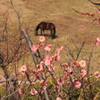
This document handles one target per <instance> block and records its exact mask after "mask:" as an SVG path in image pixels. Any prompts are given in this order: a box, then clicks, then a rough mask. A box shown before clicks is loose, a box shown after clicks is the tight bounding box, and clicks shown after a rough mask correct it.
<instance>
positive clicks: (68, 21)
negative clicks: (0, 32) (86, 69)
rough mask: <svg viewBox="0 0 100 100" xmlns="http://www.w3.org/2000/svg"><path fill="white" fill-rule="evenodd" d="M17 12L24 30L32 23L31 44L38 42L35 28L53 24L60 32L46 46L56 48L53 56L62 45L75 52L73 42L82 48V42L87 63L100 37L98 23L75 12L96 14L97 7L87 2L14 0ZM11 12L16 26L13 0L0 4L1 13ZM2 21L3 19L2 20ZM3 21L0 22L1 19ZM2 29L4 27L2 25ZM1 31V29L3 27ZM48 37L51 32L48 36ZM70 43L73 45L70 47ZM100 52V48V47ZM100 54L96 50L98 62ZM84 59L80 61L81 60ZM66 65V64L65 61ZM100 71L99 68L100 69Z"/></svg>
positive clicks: (97, 64) (63, 56) (63, 53)
mask: <svg viewBox="0 0 100 100" xmlns="http://www.w3.org/2000/svg"><path fill="white" fill-rule="evenodd" d="M12 1H13V4H14V6H15V8H16V9H17V10H20V12H21V14H22V17H21V21H22V22H24V24H23V26H22V28H26V26H27V25H28V24H29V22H30V20H31V23H30V30H29V34H30V36H31V39H32V41H33V42H34V43H35V42H37V41H38V37H35V36H34V35H33V33H34V29H35V27H36V25H37V24H38V23H39V22H41V21H48V22H53V23H54V24H55V25H56V28H57V33H56V35H57V37H58V38H56V39H54V40H52V39H50V38H49V39H47V40H48V41H47V43H49V44H53V48H52V51H51V54H52V52H53V51H54V50H55V49H56V48H57V46H58V45H59V46H60V45H65V44H66V43H68V44H69V45H70V47H71V48H72V50H73V51H74V50H75V47H74V46H73V43H72V42H71V40H73V41H74V42H75V43H76V45H78V46H79V45H80V44H81V43H82V41H85V42H86V45H85V46H86V47H84V49H83V52H84V53H83V54H82V55H84V57H83V56H81V57H82V58H84V59H87V55H88V53H89V52H90V51H91V48H92V47H93V45H94V42H95V40H96V38H97V37H99V33H100V30H99V25H98V22H93V21H92V18H91V17H89V16H81V15H79V14H78V13H76V12H75V11H73V10H72V8H74V9H76V10H79V11H80V12H90V13H94V12H95V11H96V7H95V6H94V5H92V4H90V3H89V2H88V0H85V1H84V0H18V1H17V0H12ZM8 8H9V15H10V18H11V19H12V21H13V22H15V23H17V19H16V14H15V12H14V10H13V9H12V8H11V4H10V0H1V1H0V12H1V11H3V12H5V11H6V10H7V9H8ZM0 18H2V17H0ZM0 20H1V19H0ZM0 25H1V23H0ZM0 27H2V26H0ZM47 33H48V34H49V32H47ZM70 42H71V43H70ZM99 48H100V47H99ZM99 48H98V49H99ZM99 51H100V50H97V58H100V54H99ZM65 53H66V52H65V51H63V52H62V62H63V60H64V59H65V57H66V56H65ZM80 59H81V58H80ZM64 61H65V60H64ZM96 62H97V63H96V65H95V66H96V67H95V69H94V70H96V68H98V66H99V60H97V61H96ZM99 70H100V68H99Z"/></svg>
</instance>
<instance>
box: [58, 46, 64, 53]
mask: <svg viewBox="0 0 100 100" xmlns="http://www.w3.org/2000/svg"><path fill="white" fill-rule="evenodd" d="M62 49H63V46H60V47H59V48H58V49H57V50H56V54H57V55H59V54H60V51H61V50H62Z"/></svg>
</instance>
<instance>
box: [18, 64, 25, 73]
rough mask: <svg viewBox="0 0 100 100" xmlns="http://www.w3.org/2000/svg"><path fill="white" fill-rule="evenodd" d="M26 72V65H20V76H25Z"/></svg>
mask: <svg viewBox="0 0 100 100" xmlns="http://www.w3.org/2000/svg"><path fill="white" fill-rule="evenodd" d="M26 71H27V67H26V65H22V66H21V68H20V69H19V72H20V73H21V74H25V72H26Z"/></svg>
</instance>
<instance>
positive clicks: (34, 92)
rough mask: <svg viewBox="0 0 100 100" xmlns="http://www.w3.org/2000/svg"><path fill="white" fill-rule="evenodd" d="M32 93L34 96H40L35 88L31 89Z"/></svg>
mask: <svg viewBox="0 0 100 100" xmlns="http://www.w3.org/2000/svg"><path fill="white" fill-rule="evenodd" d="M30 93H31V94H32V95H36V94H38V91H37V90H36V89H35V88H33V89H31V91H30Z"/></svg>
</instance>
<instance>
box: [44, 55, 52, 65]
mask: <svg viewBox="0 0 100 100" xmlns="http://www.w3.org/2000/svg"><path fill="white" fill-rule="evenodd" d="M44 64H45V65H46V66H49V65H51V64H52V59H51V57H49V56H46V58H45V59H44Z"/></svg>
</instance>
